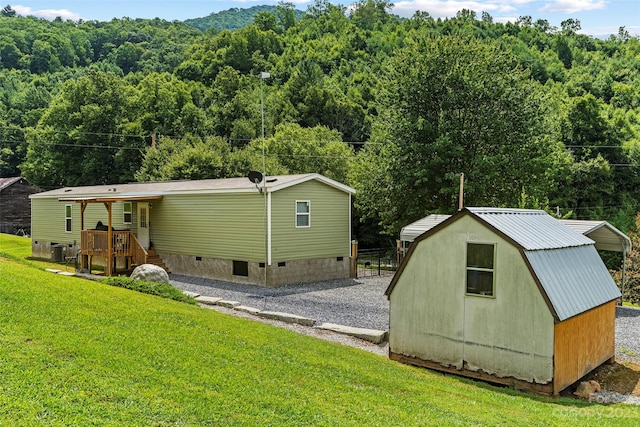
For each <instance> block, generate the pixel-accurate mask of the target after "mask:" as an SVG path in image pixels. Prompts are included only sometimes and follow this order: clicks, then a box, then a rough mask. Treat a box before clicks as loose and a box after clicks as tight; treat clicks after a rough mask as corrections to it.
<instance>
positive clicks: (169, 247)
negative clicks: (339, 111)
mask: <svg viewBox="0 0 640 427" xmlns="http://www.w3.org/2000/svg"><path fill="white" fill-rule="evenodd" d="M261 179H262V177H261ZM354 193H355V190H353V189H352V188H350V187H348V186H346V185H344V184H341V183H339V182H336V181H334V180H332V179H329V178H327V177H325V176H322V175H319V174H300V175H281V176H270V177H268V178H267V179H264V180H262V181H261V182H260V183H255V182H252V181H250V180H249V179H247V178H245V177H241V178H228V179H209V180H194V181H171V182H155V183H131V184H113V185H98V186H89V187H67V188H60V189H57V190H52V191H47V192H44V193H40V194H36V195H33V196H32V216H33V220H32V222H33V235H32V251H33V256H35V257H49V256H50V255H49V254H50V253H51V248H52V246H56V245H63V246H64V248H65V253H67V254H69V253H72V252H74V251H75V250H76V248H78V249H79V250H80V258H81V261H82V264H83V267H87V264H91V262H92V261H94V260H95V261H96V263H100V262H102V263H103V264H105V265H106V273H107V274H112V273H113V272H114V270H115V269H117V268H124V269H127V267H128V265H127V264H129V265H131V264H140V263H144V262H147V261H148V259H149V256H150V253H152V252H155V253H156V254H157V256H159V257H160V259H161V261H162V263H164V265H166V267H167V268H168V269H169V270H170V271H171V272H172V273H178V274H185V275H191V276H199V277H207V278H214V279H221V280H228V281H233V282H239V283H251V284H258V285H266V286H280V285H286V284H289V283H302V282H313V281H319V280H329V279H338V278H345V277H349V272H350V262H349V258H350V251H351V243H350V242H351V196H352V194H354ZM151 247H153V249H152V250H150V248H151Z"/></svg>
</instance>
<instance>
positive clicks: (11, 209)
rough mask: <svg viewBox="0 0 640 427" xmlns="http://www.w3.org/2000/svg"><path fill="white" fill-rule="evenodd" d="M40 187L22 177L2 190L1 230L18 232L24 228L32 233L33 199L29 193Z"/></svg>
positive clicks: (0, 195) (26, 231)
mask: <svg viewBox="0 0 640 427" xmlns="http://www.w3.org/2000/svg"><path fill="white" fill-rule="evenodd" d="M39 191H40V189H39V188H38V187H37V186H35V185H33V184H31V183H30V182H28V181H26V180H24V179H20V180H19V181H16V182H14V183H13V184H11V185H9V186H7V187H6V188H4V189H2V191H0V232H2V233H10V234H13V233H16V232H17V231H18V230H20V229H22V230H24V232H25V233H26V234H30V229H31V200H30V199H29V195H31V194H34V193H37V192H39Z"/></svg>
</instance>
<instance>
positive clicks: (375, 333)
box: [316, 323, 387, 344]
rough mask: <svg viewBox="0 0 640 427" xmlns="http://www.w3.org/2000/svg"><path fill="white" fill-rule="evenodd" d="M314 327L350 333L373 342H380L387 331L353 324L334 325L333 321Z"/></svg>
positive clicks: (385, 336) (384, 338) (384, 337)
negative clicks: (358, 326) (357, 326)
mask: <svg viewBox="0 0 640 427" xmlns="http://www.w3.org/2000/svg"><path fill="white" fill-rule="evenodd" d="M316 328H317V329H324V330H327V331H333V332H338V333H341V334H345V335H350V336H352V337H356V338H360V339H362V340H365V341H369V342H372V343H374V344H380V343H381V342H383V341H385V340H386V338H387V331H379V330H377V329H367V328H355V327H353V326H344V325H336V324H334V323H323V324H321V325H319V326H316Z"/></svg>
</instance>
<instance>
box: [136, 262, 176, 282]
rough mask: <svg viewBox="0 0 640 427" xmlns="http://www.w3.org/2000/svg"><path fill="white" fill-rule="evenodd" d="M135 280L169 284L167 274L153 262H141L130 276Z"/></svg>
mask: <svg viewBox="0 0 640 427" xmlns="http://www.w3.org/2000/svg"><path fill="white" fill-rule="evenodd" d="M130 277H131V278H132V279H135V280H142V281H145V282H154V283H167V284H169V275H168V274H167V272H166V271H165V270H164V269H163V268H162V267H158V266H157V265H153V264H142V265H139V266H137V267H136V268H135V269H134V270H133V273H131V276H130Z"/></svg>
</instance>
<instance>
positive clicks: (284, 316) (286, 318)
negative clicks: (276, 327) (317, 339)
mask: <svg viewBox="0 0 640 427" xmlns="http://www.w3.org/2000/svg"><path fill="white" fill-rule="evenodd" d="M257 315H258V316H260V317H264V318H266V319H271V320H280V321H281V322H286V323H297V324H299V325H303V326H313V324H314V323H316V321H315V320H313V319H309V318H308V317H303V316H297V315H295V314H289V313H280V312H277V311H261V312H260V313H257Z"/></svg>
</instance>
